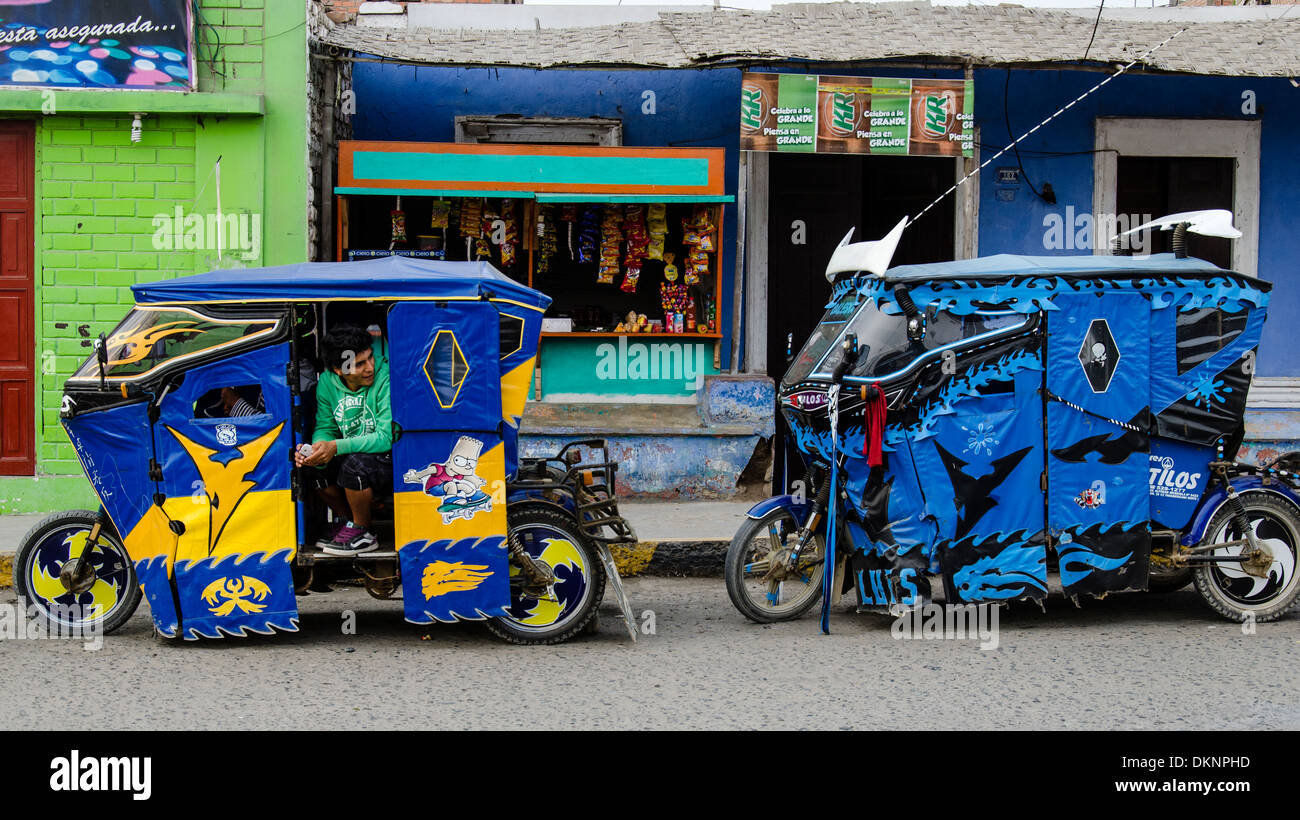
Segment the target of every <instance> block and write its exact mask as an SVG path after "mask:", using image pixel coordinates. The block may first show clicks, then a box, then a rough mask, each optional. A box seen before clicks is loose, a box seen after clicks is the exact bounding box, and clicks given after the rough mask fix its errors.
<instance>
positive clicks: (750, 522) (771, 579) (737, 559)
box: [726, 508, 826, 624]
mask: <svg viewBox="0 0 1300 820" xmlns="http://www.w3.org/2000/svg"><path fill="white" fill-rule="evenodd" d="M798 540H799V522H798V521H797V520H796V519H795V517H794V514H793V513H791V512H790V511H789V510H788V509H785V508H777V509H775V510H772V511H771V512H769V513H768V514H767V515H764V516H763V517H762V518H747V519H745V523H744V524H743V525H741V527H740V529H739V530H738V531H737V532H736V536H735V537H734V538H732V539H731V546H730V547H729V548H728V549H727V567H726V575H727V595H728V597H730V598H731V603H732V604H733V605H734V606H735V607H736V609H738V610H739V611H740V614H741V615H744V616H745V617H746V618H748V619H749V620H751V621H754V622H756V623H760V624H770V623H775V622H777V621H792V620H794V619H795V618H798V617H799V616H800V615H803V614H804V613H805V612H807V611H808V610H809V609H810V608H811V607H812V605H813V604H815V603H817V601H818V600H820V599H821V594H822V575H823V574H824V571H825V568H826V560H825V557H826V549H825V544H824V542H823V540H822V536H821V535H820V534H814V535H813V536H812V538H811V539H810V541H809V543H808V544H807V545H805V547H804V550H803V553H802V554H801V555H800V556H799V564H798V566H797V567H794V568H793V569H791V568H788V567H786V566H785V563H786V562H785V559H786V558H787V557H788V556H789V553H790V551H791V550H792V549H793V548H794V546H795V545H796V544H797V543H798Z"/></svg>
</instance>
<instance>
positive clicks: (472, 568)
mask: <svg viewBox="0 0 1300 820" xmlns="http://www.w3.org/2000/svg"><path fill="white" fill-rule="evenodd" d="M132 290H133V291H134V295H135V306H134V307H133V308H132V309H131V311H130V312H129V313H128V314H127V315H126V317H125V318H123V319H122V321H121V322H120V323H119V324H118V326H117V328H116V329H115V330H114V331H113V332H112V333H111V334H108V335H107V336H101V337H100V340H99V344H98V345H97V349H96V353H95V355H92V356H91V357H90V358H89V359H88V360H87V361H86V362H85V363H84V364H83V365H82V366H81V368H80V369H78V370H77V371H76V373H75V374H74V375H73V376H72V378H70V379H69V380H68V382H67V385H66V388H65V395H64V398H63V405H62V408H61V413H60V415H61V418H62V421H63V425H64V427H65V429H66V430H67V433H68V437H69V438H70V439H71V441H72V444H73V445H74V447H75V448H76V453H77V457H78V458H79V459H80V461H81V464H82V467H83V469H84V471H85V474H86V476H87V478H89V480H90V483H91V486H92V487H93V489H94V491H95V493H96V495H97V496H98V498H99V501H100V504H101V506H100V508H99V509H98V510H95V511H88V510H74V511H68V512H63V513H58V514H55V515H52V516H49V517H47V518H46V519H45V520H43V521H42V522H41V523H40V524H38V525H37V526H36V527H35V528H33V530H32V531H31V532H29V533H28V534H27V536H26V537H25V539H24V540H23V543H22V544H21V545H20V549H19V551H18V554H17V556H16V566H15V577H16V586H17V589H18V591H19V593H20V594H21V595H22V597H23V598H24V599H25V600H26V601H27V602H28V603H29V604H30V605H33V606H34V607H35V608H36V609H37V610H38V611H39V612H40V613H41V614H42V616H43V617H44V618H45V619H46V620H47V621H48V622H50V623H51V624H52V625H58V626H61V627H63V628H75V629H82V630H92V629H97V630H101V631H103V632H108V631H112V630H113V629H116V628H118V627H120V626H121V625H122V624H123V623H125V622H126V621H127V619H128V618H130V616H131V614H132V612H133V611H134V609H135V608H136V606H137V605H138V604H139V601H140V599H141V597H142V596H143V597H144V598H145V599H147V600H148V603H149V609H150V612H151V614H152V618H153V624H154V628H155V629H156V632H157V634H158V635H159V636H161V637H164V638H177V637H183V638H186V639H197V638H200V637H220V636H240V635H246V634H249V633H262V634H270V633H274V632H277V631H295V630H297V628H298V609H297V605H296V598H295V594H296V593H299V594H300V593H303V592H304V591H305V590H306V589H308V588H309V587H311V588H312V589H317V590H319V589H321V588H324V587H327V586H328V581H329V580H330V578H331V577H337V576H338V575H340V574H343V575H346V577H349V578H357V577H360V578H364V583H365V586H366V588H367V590H368V591H369V592H370V593H371V594H372V595H374V596H376V597H380V598H383V597H388V596H390V595H392V594H393V593H395V592H397V591H399V590H400V592H401V599H402V607H403V610H404V614H405V617H406V619H407V620H408V621H410V622H412V623H417V624H428V623H432V622H438V621H441V622H449V621H457V620H483V621H485V622H486V623H487V625H488V627H489V628H490V629H491V630H492V631H493V632H495V633H496V634H498V635H499V636H501V637H503V638H505V639H507V640H510V641H514V642H517V643H556V642H559V641H561V640H565V639H567V638H569V637H572V636H573V635H575V634H577V633H578V632H581V631H582V630H584V629H590V628H592V622H593V619H594V618H595V616H596V607H597V605H598V604H599V602H600V600H601V598H602V595H603V593H604V589H605V585H606V583H607V582H608V583H609V584H610V586H611V587H613V588H614V589H615V591H616V593H617V594H618V597H619V599H620V603H621V604H623V609H624V612H625V615H626V620H627V622H628V624H629V625H630V624H631V616H630V610H628V608H627V607H626V599H625V598H624V596H623V595H622V590H621V586H620V584H619V579H618V574H617V570H616V569H615V568H614V564H613V560H612V558H611V557H610V552H609V544H611V543H616V542H620V541H627V540H632V539H633V535H632V532H631V528H630V527H629V526H628V525H627V524H626V522H625V521H624V520H623V519H622V518H621V517H620V516H619V514H618V507H617V501H616V499H615V488H614V477H615V469H616V465H615V464H613V463H610V462H609V461H608V459H607V458H606V457H605V455H604V443H603V442H602V441H598V440H593V441H583V442H574V443H572V444H570V445H568V446H567V447H566V448H565V449H564V450H563V451H562V452H561V453H559V454H558V455H557V456H555V457H554V458H541V459H527V458H525V459H521V458H520V457H519V447H518V426H519V421H520V418H521V417H522V415H523V413H524V405H525V401H526V399H527V397H528V395H529V391H530V389H531V386H532V381H533V372H534V368H535V365H536V361H537V348H538V341H539V337H540V331H541V322H542V314H543V312H544V311H545V309H546V307H547V306H548V305H549V304H550V298H549V297H547V296H546V295H545V294H543V293H540V292H538V291H535V290H532V289H531V288H528V287H525V286H524V285H521V284H519V283H517V282H515V281H513V280H511V279H510V278H508V277H506V276H505V275H503V274H502V273H500V272H499V271H497V270H496V269H495V268H493V267H492V266H491V265H489V264H486V263H482V262H434V261H427V260H415V259H408V258H404V257H389V258H384V259H377V260H368V261H362V262H347V263H310V264H299V265H286V266H280V267H271V268H262V269H246V270H224V271H214V272H211V273H204V274H199V275H195V276H187V277H182V278H178V279H173V280H169V281H164V282H156V283H151V284H141V285H135V286H134V287H133V288H132ZM341 324H356V325H360V326H363V327H364V326H367V325H369V327H370V328H371V331H372V333H374V334H376V335H377V336H378V337H379V338H381V339H382V340H383V347H384V348H385V349H386V358H387V367H388V374H389V383H390V385H391V390H390V395H391V413H392V452H391V458H392V470H393V476H392V478H393V482H392V486H393V488H394V490H393V493H392V495H391V497H389V498H384V499H381V500H379V501H378V502H377V506H378V508H379V510H380V511H381V512H380V518H382V519H383V522H382V523H381V522H379V521H377V522H376V523H377V524H379V525H380V526H379V528H380V529H381V543H380V548H379V549H376V550H374V551H371V552H367V553H365V554H363V555H356V556H344V557H340V556H333V555H329V554H326V553H324V552H322V551H321V550H320V549H318V548H317V547H316V546H315V540H316V536H317V535H318V534H319V533H320V532H322V530H323V529H324V528H325V526H326V523H327V522H326V520H325V519H326V509H325V505H323V504H321V503H320V502H319V500H318V499H316V498H314V497H313V494H312V493H310V492H306V491H304V489H303V484H302V475H301V473H302V470H303V469H304V468H299V467H296V466H295V462H294V458H293V454H294V452H295V451H296V450H297V448H298V447H299V446H300V445H302V444H303V443H304V442H308V443H309V442H310V441H311V435H310V434H311V430H310V425H311V424H312V422H313V419H314V417H315V407H314V399H313V390H314V388H313V385H314V384H315V382H316V377H317V374H319V373H320V370H321V367H322V364H321V357H322V351H321V342H322V339H323V338H324V335H325V333H326V332H327V331H328V330H330V329H331V328H332V327H336V326H339V325H341ZM223 396H224V397H226V400H225V401H222V397H223ZM232 406H238V407H240V408H241V409H240V411H239V412H234V411H232V410H231V407H232ZM453 461H454V464H455V466H454V467H452V468H448V467H447V466H446V465H448V464H451V463H452V462H453ZM440 467H441V469H440ZM449 475H453V476H455V477H458V478H460V479H464V480H462V481H459V482H457V483H453V484H451V485H448V486H450V487H452V488H457V487H460V488H472V489H474V490H475V492H473V493H469V494H467V493H459V490H456V491H455V492H453V491H450V490H448V489H447V486H437V485H439V481H438V477H439V476H441V477H443V478H447V477H448V476H449ZM412 476H414V477H415V479H412V478H411V477H412ZM471 479H472V480H471ZM444 483H445V482H444ZM458 493H459V494H465V495H472V498H471V497H466V498H459V497H457V495H458ZM629 632H630V633H631V632H632V630H631V629H630V626H629Z"/></svg>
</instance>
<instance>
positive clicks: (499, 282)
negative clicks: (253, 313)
mask: <svg viewBox="0 0 1300 820" xmlns="http://www.w3.org/2000/svg"><path fill="white" fill-rule="evenodd" d="M131 290H132V291H133V292H134V293H135V300H136V303H137V304H140V305H149V304H196V303H197V304H202V303H214V302H222V303H231V302H298V301H308V302H324V301H331V300H336V299H339V300H343V299H346V300H357V299H481V298H491V299H507V300H510V301H513V302H519V303H522V304H524V305H527V306H529V307H533V308H536V309H538V310H545V309H546V307H547V306H548V305H550V303H551V297H549V296H547V295H546V294H544V293H542V292H540V291H536V290H533V289H532V288H530V287H528V286H526V285H521V284H519V283H518V282H516V281H515V280H513V279H511V278H510V277H508V276H506V275H505V274H503V273H502V272H501V271H499V270H497V269H496V268H495V267H493V266H492V265H490V264H488V263H487V262H440V261H435V260H430V259H412V258H409V257H405V256H388V257H381V258H379V259H366V260H364V261H360V262H302V263H299V264H296V265H278V266H276V267H270V268H240V269H234V270H216V271H212V272H210V273H199V274H195V275H193V276H182V277H180V278H177V279H168V280H165V281H162V282H148V283H145V284H140V285H132V286H131Z"/></svg>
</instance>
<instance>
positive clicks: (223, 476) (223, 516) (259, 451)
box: [164, 422, 284, 555]
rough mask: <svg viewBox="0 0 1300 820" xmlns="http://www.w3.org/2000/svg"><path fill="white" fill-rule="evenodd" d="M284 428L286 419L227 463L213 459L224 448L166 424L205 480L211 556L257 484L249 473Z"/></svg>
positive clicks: (241, 449) (254, 440)
mask: <svg viewBox="0 0 1300 820" xmlns="http://www.w3.org/2000/svg"><path fill="white" fill-rule="evenodd" d="M164 426H166V425H164ZM283 427H284V422H280V423H279V424H277V425H276V426H275V429H274V430H271V431H269V432H267V433H263V434H262V435H260V436H258V437H257V438H255V439H253V440H252V441H250V442H248V443H246V444H243V445H241V446H239V447H236V448H235V452H237V453H239V455H238V456H236V457H235V458H232V459H229V460H228V461H226V462H225V463H224V464H223V463H222V462H220V461H216V460H214V459H213V456H216V455H218V454H222V453H223V451H221V450H213V449H211V448H209V447H204V446H203V445H202V444H199V443H197V442H195V441H191V440H190V439H188V438H186V437H185V436H184V435H182V434H181V433H179V432H177V431H176V430H173V429H172V428H171V427H167V432H169V433H171V434H172V435H173V436H175V437H176V440H177V441H179V442H180V444H181V446H182V447H184V448H185V452H186V453H188V454H189V456H190V460H191V461H193V462H194V467H195V468H196V469H197V470H198V471H199V478H201V479H202V480H203V490H204V492H205V493H206V494H207V497H208V516H209V517H208V555H212V553H213V551H214V550H216V548H217V543H218V542H219V541H220V540H221V535H222V533H224V532H225V530H226V524H227V523H229V521H230V517H231V516H232V515H234V514H235V510H236V509H237V508H238V507H239V502H241V501H243V500H244V496H246V495H248V492H249V490H252V489H253V488H254V487H255V486H257V484H256V482H253V481H250V480H248V478H247V476H248V474H249V473H251V472H253V471H254V470H256V469H257V465H258V464H260V463H261V462H262V457H263V456H265V455H266V451H267V450H269V449H271V445H272V444H273V443H275V439H276V437H277V436H279V435H280V430H281V429H282V428H283ZM224 454H227V455H228V454H229V451H228V450H227V451H224Z"/></svg>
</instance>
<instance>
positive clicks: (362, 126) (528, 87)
mask: <svg viewBox="0 0 1300 820" xmlns="http://www.w3.org/2000/svg"><path fill="white" fill-rule="evenodd" d="M352 82H353V89H354V90H355V91H356V100H357V113H356V115H355V116H354V117H353V120H352V123H353V134H354V137H355V138H356V139H359V140H413V141H417V142H453V141H454V140H455V138H456V135H455V118H456V117H457V116H491V115H495V114H518V115H520V116H524V117H614V118H617V119H620V120H622V121H623V144H624V145H631V146H655V147H669V148H725V149H726V169H727V173H726V191H727V193H728V194H730V195H732V196H735V195H736V179H737V174H738V170H739V166H740V149H739V145H740V126H739V123H740V71H739V70H738V69H720V70H701V71H691V70H687V71H579V70H572V71H570V70H549V71H536V70H531V69H518V68H501V69H497V68H490V69H488V68H442V67H432V66H398V65H386V64H378V63H357V64H356V65H355V69H354V73H353V78H352ZM645 91H653V92H654V93H655V113H654V114H643V113H642V103H643V96H642V95H643V94H644V92H645ZM723 231H724V236H723V239H724V242H723V245H722V250H721V257H722V258H721V261H720V264H719V270H720V271H721V273H722V304H721V305H720V306H719V316H718V319H719V323H720V325H721V327H722V330H723V340H722V358H723V361H724V368H725V367H728V366H729V364H725V363H729V362H730V357H731V347H730V345H731V339H732V337H733V335H734V334H733V328H732V327H731V313H732V301H733V300H732V295H733V293H734V290H735V285H734V283H735V242H734V239H735V236H736V207H735V205H734V204H732V205H727V206H725V208H724V212H723Z"/></svg>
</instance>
